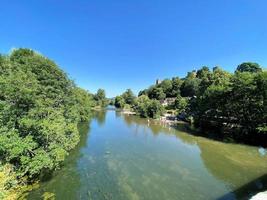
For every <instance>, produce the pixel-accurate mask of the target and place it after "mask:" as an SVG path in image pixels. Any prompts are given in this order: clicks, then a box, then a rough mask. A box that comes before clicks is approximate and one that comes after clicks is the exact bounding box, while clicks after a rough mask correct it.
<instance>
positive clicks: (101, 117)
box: [93, 110, 107, 126]
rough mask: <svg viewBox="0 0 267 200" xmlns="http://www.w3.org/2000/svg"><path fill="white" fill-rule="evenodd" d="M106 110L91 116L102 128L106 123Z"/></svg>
mask: <svg viewBox="0 0 267 200" xmlns="http://www.w3.org/2000/svg"><path fill="white" fill-rule="evenodd" d="M106 113H107V111H106V110H101V111H96V112H94V114H93V117H94V118H95V119H96V121H97V123H98V125H99V126H103V125H104V124H105V122H106Z"/></svg>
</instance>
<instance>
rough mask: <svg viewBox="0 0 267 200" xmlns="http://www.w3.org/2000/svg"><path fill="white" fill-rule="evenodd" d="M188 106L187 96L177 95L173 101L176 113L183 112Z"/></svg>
mask: <svg viewBox="0 0 267 200" xmlns="http://www.w3.org/2000/svg"><path fill="white" fill-rule="evenodd" d="M187 106H188V98H186V97H181V96H177V97H176V99H175V102H174V107H175V109H177V111H178V113H183V112H185V111H186V108H187Z"/></svg>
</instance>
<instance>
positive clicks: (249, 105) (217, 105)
mask: <svg viewBox="0 0 267 200" xmlns="http://www.w3.org/2000/svg"><path fill="white" fill-rule="evenodd" d="M129 97H130V99H131V101H129V100H128V101H127V99H129ZM166 99H174V101H172V103H170V104H168V105H167V106H164V105H163V103H162V102H164V100H166ZM127 104H129V105H130V106H129V105H127ZM115 105H116V106H117V107H119V108H123V107H124V106H125V105H127V107H130V108H131V109H133V110H134V111H136V112H137V113H138V114H139V115H141V116H143V117H153V118H157V117H159V116H160V115H162V113H163V111H164V108H163V107H165V109H166V110H175V111H176V113H177V115H178V116H180V117H181V116H182V118H183V120H186V121H190V122H192V123H194V124H195V125H196V126H197V127H200V128H202V129H203V130H205V129H209V128H216V129H217V130H220V132H222V133H229V135H230V136H231V137H233V138H234V139H237V140H240V141H242V142H248V143H253V144H258V143H261V141H260V140H261V139H259V138H262V137H265V135H266V133H267V71H264V70H263V68H262V67H261V66H260V65H259V64H257V63H251V62H246V63H242V64H240V65H239V66H238V67H237V69H236V71H235V73H229V72H227V71H224V70H223V69H221V68H220V67H214V68H213V70H210V69H209V68H208V67H206V66H204V67H202V68H201V69H199V70H197V71H192V72H188V74H187V76H186V77H185V78H179V77H174V78H172V79H165V80H163V81H161V82H159V83H157V84H155V85H152V86H150V87H149V88H147V89H144V90H142V91H140V92H139V94H138V97H134V95H133V94H131V92H129V90H128V91H126V92H125V93H124V94H122V95H120V96H118V97H116V99H115ZM150 110H152V112H150Z"/></svg>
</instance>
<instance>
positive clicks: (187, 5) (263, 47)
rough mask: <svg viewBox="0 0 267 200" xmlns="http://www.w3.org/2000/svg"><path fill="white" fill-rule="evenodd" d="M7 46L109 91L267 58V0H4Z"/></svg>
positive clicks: (0, 48)
mask: <svg viewBox="0 0 267 200" xmlns="http://www.w3.org/2000/svg"><path fill="white" fill-rule="evenodd" d="M0 3H1V6H0V18H1V24H0V52H1V53H8V52H9V51H10V49H12V48H18V47H28V48H32V49H34V50H37V51H39V52H41V53H42V54H44V55H46V56H48V57H49V58H51V59H53V60H54V61H56V63H57V64H58V65H60V66H61V68H62V69H63V70H65V71H66V72H67V73H68V74H69V76H70V77H71V78H72V79H74V80H75V81H76V83H77V84H78V85H79V86H81V87H82V88H85V89H88V90H89V91H91V92H95V91H96V90H97V88H104V89H105V90H106V92H107V95H108V96H109V97H111V96H115V95H117V94H120V93H121V92H123V91H124V90H125V89H127V88H132V89H133V90H134V91H135V92H137V91H139V90H140V89H142V88H145V87H147V86H149V85H151V84H152V83H154V81H155V80H156V79H157V78H160V79H163V78H167V77H173V76H181V77H183V76H185V75H186V72H187V71H191V70H193V69H196V68H199V67H200V66H203V65H207V66H209V67H213V66H215V65H219V66H221V67H223V68H224V69H226V70H229V71H234V69H235V67H236V66H237V65H238V64H239V63H241V62H243V61H254V62H258V63H259V64H261V65H263V66H267V1H266V0H183V1H181V0H87V1H86V0H75V1H73V0H66V1H63V0H17V1H14V0H8V1H7V0H2V1H0Z"/></svg>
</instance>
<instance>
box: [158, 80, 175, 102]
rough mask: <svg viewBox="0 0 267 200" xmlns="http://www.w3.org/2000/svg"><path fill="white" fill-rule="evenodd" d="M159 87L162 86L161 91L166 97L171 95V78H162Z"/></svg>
mask: <svg viewBox="0 0 267 200" xmlns="http://www.w3.org/2000/svg"><path fill="white" fill-rule="evenodd" d="M159 87H160V88H162V91H163V93H164V94H165V96H166V97H171V96H172V81H171V80H169V79H165V80H163V81H162V82H161V83H160V85H159ZM158 100H160V99H158Z"/></svg>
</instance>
